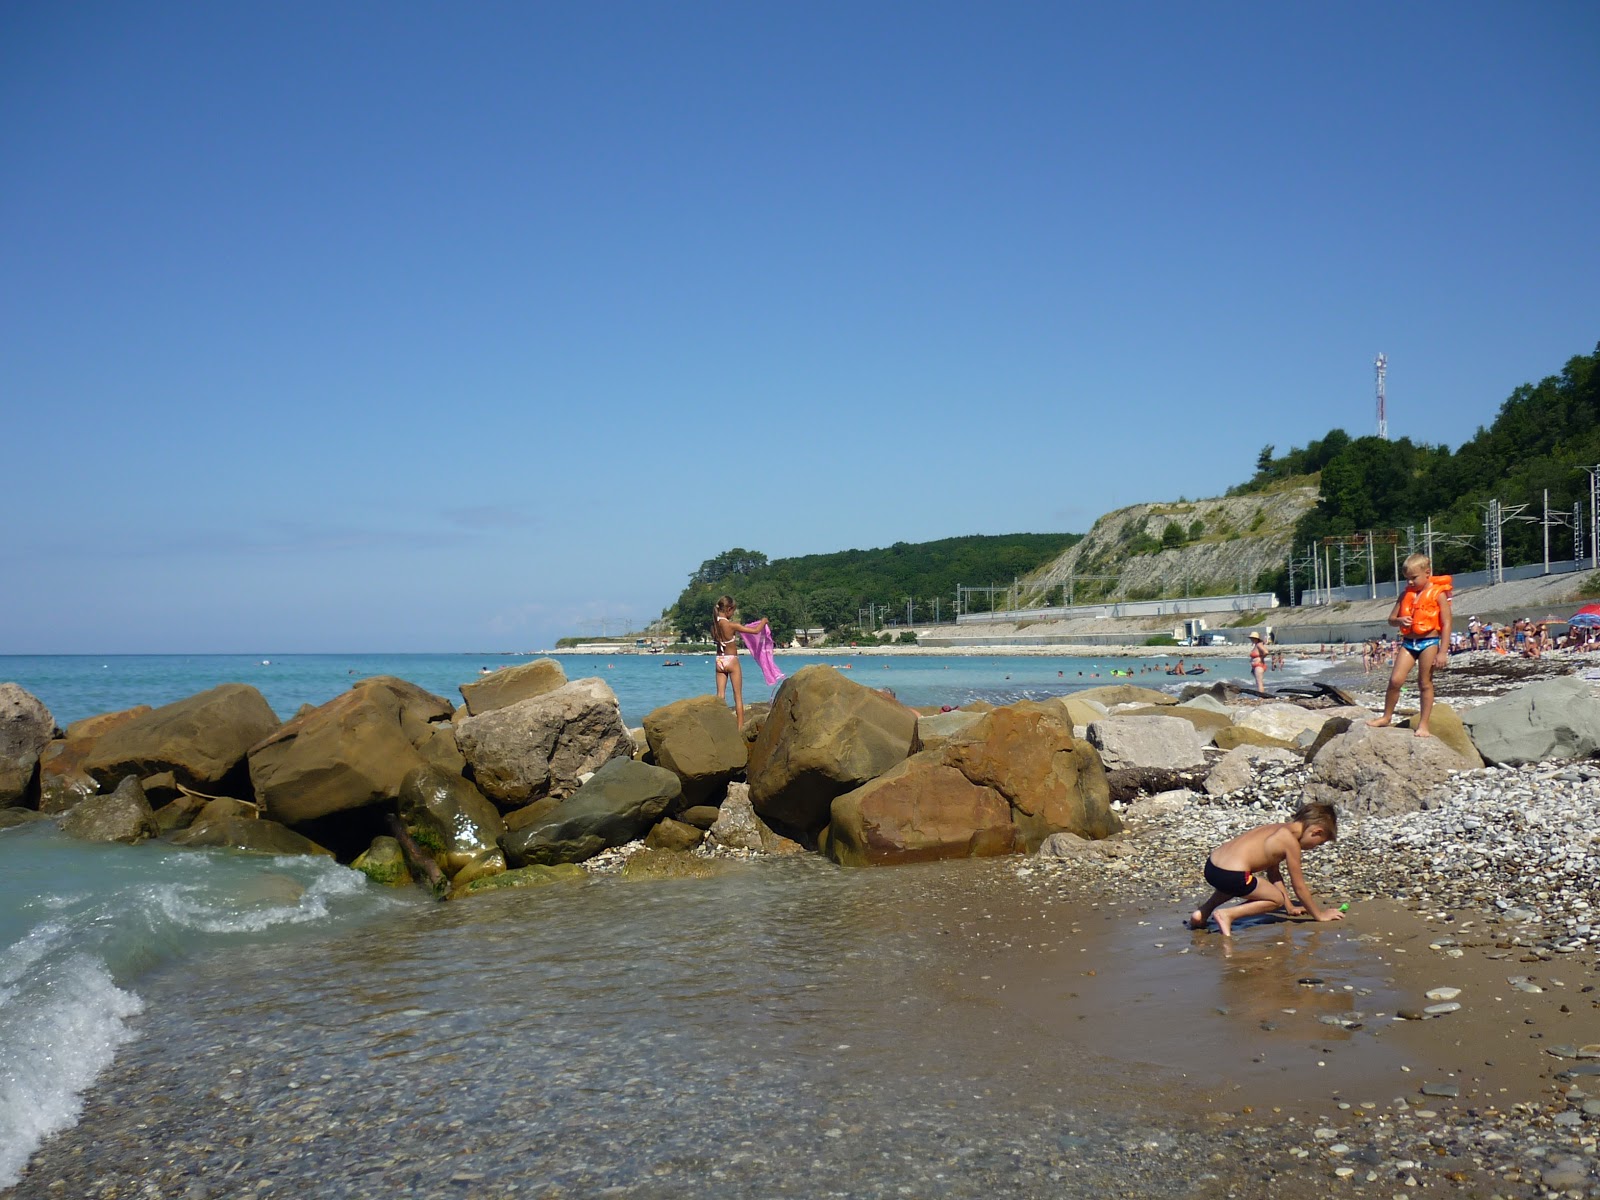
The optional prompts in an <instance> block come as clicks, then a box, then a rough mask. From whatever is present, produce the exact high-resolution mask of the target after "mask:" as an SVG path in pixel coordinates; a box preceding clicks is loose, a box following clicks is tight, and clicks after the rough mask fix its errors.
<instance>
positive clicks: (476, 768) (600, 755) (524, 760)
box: [456, 679, 633, 809]
mask: <svg viewBox="0 0 1600 1200" xmlns="http://www.w3.org/2000/svg"><path fill="white" fill-rule="evenodd" d="M456 741H457V742H458V743H459V744H460V746H461V752H462V753H463V754H465V755H466V758H467V762H468V764H469V765H470V766H471V768H472V777H473V780H474V782H475V783H477V785H478V788H479V790H481V791H482V792H483V794H484V795H486V796H488V797H489V799H491V800H493V801H494V802H495V803H496V804H497V805H499V806H500V807H501V808H502V809H510V808H520V807H521V806H523V805H525V804H527V803H529V802H530V801H533V800H538V799H541V798H542V797H544V796H555V797H557V798H560V797H563V796H570V795H572V794H573V793H574V792H576V791H577V790H578V787H579V786H580V783H581V779H580V776H584V775H588V774H591V773H593V772H595V771H598V770H599V769H600V768H601V767H602V766H604V765H605V764H606V763H608V762H610V761H611V760H612V759H614V758H631V757H632V755H633V740H632V739H631V738H630V737H629V736H628V731H627V728H626V727H625V726H624V725H623V724H622V713H621V711H620V710H619V709H618V707H617V697H616V694H615V693H614V692H612V690H611V688H610V687H609V686H608V685H607V684H606V682H605V680H603V679H576V680H573V682H571V683H568V684H565V685H563V686H561V687H559V688H557V689H556V690H555V691H553V692H546V693H545V694H544V695H542V696H535V697H533V698H532V699H529V700H519V701H518V702H517V703H515V704H513V705H510V706H509V707H507V708H498V709H494V710H493V711H491V712H486V713H484V714H483V715H482V716H481V717H468V718H467V719H466V720H465V721H462V722H461V724H459V725H458V726H456Z"/></svg>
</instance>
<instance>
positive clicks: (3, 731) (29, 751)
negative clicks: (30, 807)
mask: <svg viewBox="0 0 1600 1200" xmlns="http://www.w3.org/2000/svg"><path fill="white" fill-rule="evenodd" d="M55 735H56V719H55V718H54V717H52V716H51V715H50V710H49V709H48V708H46V707H45V706H44V705H43V703H41V702H40V700H39V699H38V697H36V696H34V695H33V694H31V693H29V692H26V691H24V690H23V689H22V688H21V687H20V686H19V685H17V684H15V683H0V808H5V807H7V806H8V805H12V804H22V803H24V802H25V801H29V800H31V799H32V798H33V780H34V775H35V773H36V772H37V770H38V767H39V751H41V750H43V749H44V748H45V745H46V744H47V743H48V742H49V741H50V739H51V738H53V737H55Z"/></svg>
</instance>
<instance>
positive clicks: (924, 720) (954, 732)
mask: <svg viewBox="0 0 1600 1200" xmlns="http://www.w3.org/2000/svg"><path fill="white" fill-rule="evenodd" d="M982 719H983V714H982V713H975V712H962V711H961V710H960V709H953V710H951V711H950V712H938V713H926V714H923V715H920V716H918V717H917V735H916V737H915V739H913V741H912V743H911V752H912V753H913V754H919V753H921V752H922V751H924V750H932V749H934V748H936V747H938V746H942V745H944V744H945V743H946V742H948V741H949V740H950V739H951V738H954V737H958V736H959V735H960V734H961V733H962V732H963V731H964V730H966V729H969V728H971V727H972V726H973V725H975V724H977V723H978V721H980V720H982Z"/></svg>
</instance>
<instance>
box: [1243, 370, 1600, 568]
mask: <svg viewBox="0 0 1600 1200" xmlns="http://www.w3.org/2000/svg"><path fill="white" fill-rule="evenodd" d="M1597 366H1600V346H1597V347H1596V350H1595V353H1593V354H1588V355H1579V356H1577V357H1575V358H1573V359H1571V360H1569V361H1568V363H1567V365H1566V367H1565V368H1564V369H1563V370H1562V372H1561V374H1559V375H1552V376H1550V377H1548V378H1546V379H1544V380H1541V381H1540V382H1539V383H1537V384H1524V385H1523V386H1521V387H1519V388H1518V389H1517V390H1516V391H1514V392H1513V393H1512V394H1511V396H1510V397H1509V398H1508V399H1507V400H1506V402H1505V403H1504V404H1503V405H1501V407H1500V411H1499V413H1498V415H1497V416H1496V417H1495V419H1494V422H1493V424H1491V425H1490V426H1489V427H1488V428H1486V429H1485V428H1483V427H1480V428H1479V429H1478V432H1477V433H1476V434H1475V435H1474V436H1473V437H1472V438H1471V439H1470V440H1469V441H1467V442H1466V443H1464V444H1463V445H1462V446H1461V448H1460V449H1458V450H1455V451H1453V452H1452V451H1451V450H1450V448H1449V447H1447V446H1433V445H1427V444H1421V443H1416V442H1413V441H1411V439H1410V438H1398V439H1396V440H1394V441H1385V440H1384V439H1382V438H1378V437H1360V438H1352V437H1350V436H1349V435H1348V434H1347V433H1345V432H1344V431H1343V430H1341V429H1335V430H1332V431H1330V432H1329V433H1328V435H1327V436H1326V437H1324V438H1323V439H1321V440H1320V441H1313V442H1311V443H1310V444H1309V445H1308V446H1306V447H1305V448H1304V449H1298V448H1297V449H1293V450H1291V451H1290V452H1289V453H1288V454H1285V455H1282V456H1281V457H1279V456H1275V454H1274V449H1275V448H1274V447H1272V446H1267V447H1265V448H1264V449H1263V450H1262V451H1261V454H1260V456H1259V458H1258V460H1257V463H1256V468H1257V469H1256V475H1255V477H1254V478H1253V479H1251V480H1250V482H1248V483H1246V484H1243V485H1241V486H1240V487H1238V488H1235V489H1234V491H1233V493H1232V494H1239V493H1246V492H1251V491H1257V490H1260V489H1263V488H1265V487H1268V486H1270V485H1272V484H1273V483H1274V482H1275V481H1277V480H1281V479H1287V478H1290V477H1293V476H1300V475H1306V474H1310V473H1313V472H1320V486H1321V498H1320V500H1319V501H1318V503H1317V506H1316V507H1315V508H1314V509H1312V510H1311V511H1310V512H1309V513H1307V514H1306V515H1305V516H1304V517H1302V518H1301V520H1300V521H1299V523H1298V524H1297V525H1296V527H1295V545H1296V547H1297V548H1298V549H1300V550H1301V551H1303V550H1304V548H1305V547H1307V546H1309V545H1310V544H1312V543H1314V542H1317V541H1319V540H1320V539H1322V538H1325V537H1336V536H1344V537H1350V536H1352V535H1360V534H1365V533H1367V532H1369V531H1371V532H1373V533H1375V534H1377V535H1379V536H1380V539H1381V538H1382V537H1383V535H1386V534H1388V533H1396V534H1398V536H1399V538H1400V549H1401V552H1402V553H1403V552H1404V551H1405V548H1406V538H1407V536H1408V534H1407V527H1408V526H1409V527H1411V528H1412V529H1413V530H1414V531H1415V536H1416V539H1417V541H1418V543H1420V542H1421V540H1422V531H1423V528H1424V526H1425V523H1426V522H1427V521H1428V519H1429V518H1432V522H1433V535H1434V558H1435V563H1434V565H1435V567H1436V568H1437V569H1439V570H1441V571H1466V570H1476V569H1481V568H1482V567H1483V566H1484V543H1485V535H1484V515H1485V510H1486V506H1487V505H1488V503H1489V502H1490V501H1491V500H1498V501H1499V502H1500V504H1501V505H1502V506H1505V507H1514V506H1517V505H1526V506H1527V507H1526V508H1525V509H1524V510H1523V512H1522V513H1521V514H1520V516H1521V519H1513V520H1510V521H1507V522H1506V523H1504V524H1503V526H1502V533H1501V540H1502V547H1503V555H1504V561H1505V562H1506V563H1507V564H1512V563H1521V562H1535V561H1538V560H1539V559H1540V558H1541V557H1542V556H1543V553H1544V536H1545V531H1544V529H1543V527H1542V524H1541V522H1542V519H1543V516H1544V492H1545V489H1549V494H1550V510H1551V513H1552V515H1553V516H1554V517H1558V518H1563V519H1564V520H1565V522H1566V523H1565V524H1564V525H1561V526H1559V527H1553V528H1552V529H1551V530H1550V555H1551V558H1552V560H1554V559H1561V558H1565V559H1570V558H1571V557H1572V556H1573V537H1574V531H1573V529H1572V527H1571V526H1572V514H1573V507H1574V505H1575V504H1576V505H1578V506H1579V507H1580V508H1581V510H1582V513H1583V519H1584V522H1585V525H1586V526H1587V522H1588V512H1589V473H1588V471H1586V470H1585V468H1586V467H1594V466H1596V465H1597V464H1600V371H1597V369H1596V368H1597ZM1384 547H1385V551H1384V552H1383V553H1379V554H1378V555H1376V558H1377V559H1378V563H1379V568H1378V573H1379V577H1380V578H1387V577H1388V575H1389V574H1390V572H1391V570H1392V566H1391V565H1390V564H1391V561H1392V560H1391V559H1390V556H1389V554H1388V553H1387V542H1385V543H1384ZM1585 548H1586V549H1587V544H1585ZM1357 560H1362V561H1357ZM1346 578H1347V579H1348V581H1349V582H1351V583H1361V582H1364V581H1365V580H1366V574H1365V564H1364V557H1363V554H1355V555H1352V556H1351V558H1350V563H1349V566H1348V568H1347V575H1346ZM1261 582H1262V584H1263V585H1264V586H1272V587H1275V588H1277V589H1278V590H1279V591H1280V593H1281V592H1283V591H1284V590H1285V585H1286V582H1287V569H1286V568H1285V569H1280V570H1278V571H1276V572H1269V573H1268V575H1267V576H1264V577H1263V578H1262V581H1261ZM1304 582H1305V580H1304V579H1303V578H1302V580H1301V584H1302V586H1303V585H1304Z"/></svg>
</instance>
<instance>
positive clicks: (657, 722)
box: [644, 696, 747, 806]
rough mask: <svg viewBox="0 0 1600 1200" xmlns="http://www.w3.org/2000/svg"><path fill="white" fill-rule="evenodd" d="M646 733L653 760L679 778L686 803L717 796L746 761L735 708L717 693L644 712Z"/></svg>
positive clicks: (677, 701)
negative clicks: (722, 699) (647, 712)
mask: <svg viewBox="0 0 1600 1200" xmlns="http://www.w3.org/2000/svg"><path fill="white" fill-rule="evenodd" d="M644 736H645V741H646V742H647V743H648V744H649V746H650V756H651V758H652V760H653V761H654V762H655V764H656V765H657V766H660V767H665V768H666V769H667V770H669V771H671V772H672V773H673V774H674V775H676V776H677V777H678V778H679V779H681V780H682V781H683V802H684V803H685V804H686V805H691V806H692V805H695V804H700V803H702V802H704V801H705V800H706V799H708V798H710V797H712V796H720V795H721V794H722V793H723V792H724V791H725V790H726V789H727V786H728V783H729V781H731V780H732V779H733V778H734V777H735V776H736V775H738V774H739V773H740V772H741V771H743V770H744V767H745V760H746V753H747V747H746V745H745V741H744V739H743V738H742V737H740V736H739V726H738V724H737V723H736V722H735V721H734V718H733V710H732V709H730V708H729V707H728V706H727V705H726V704H724V703H723V702H722V701H721V700H718V699H717V698H716V697H715V696H695V697H692V698H690V699H688V700H676V701H674V702H673V703H671V704H665V705H662V707H660V708H658V709H656V710H655V711H654V712H652V713H650V714H649V715H648V716H646V717H645V719H644Z"/></svg>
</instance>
